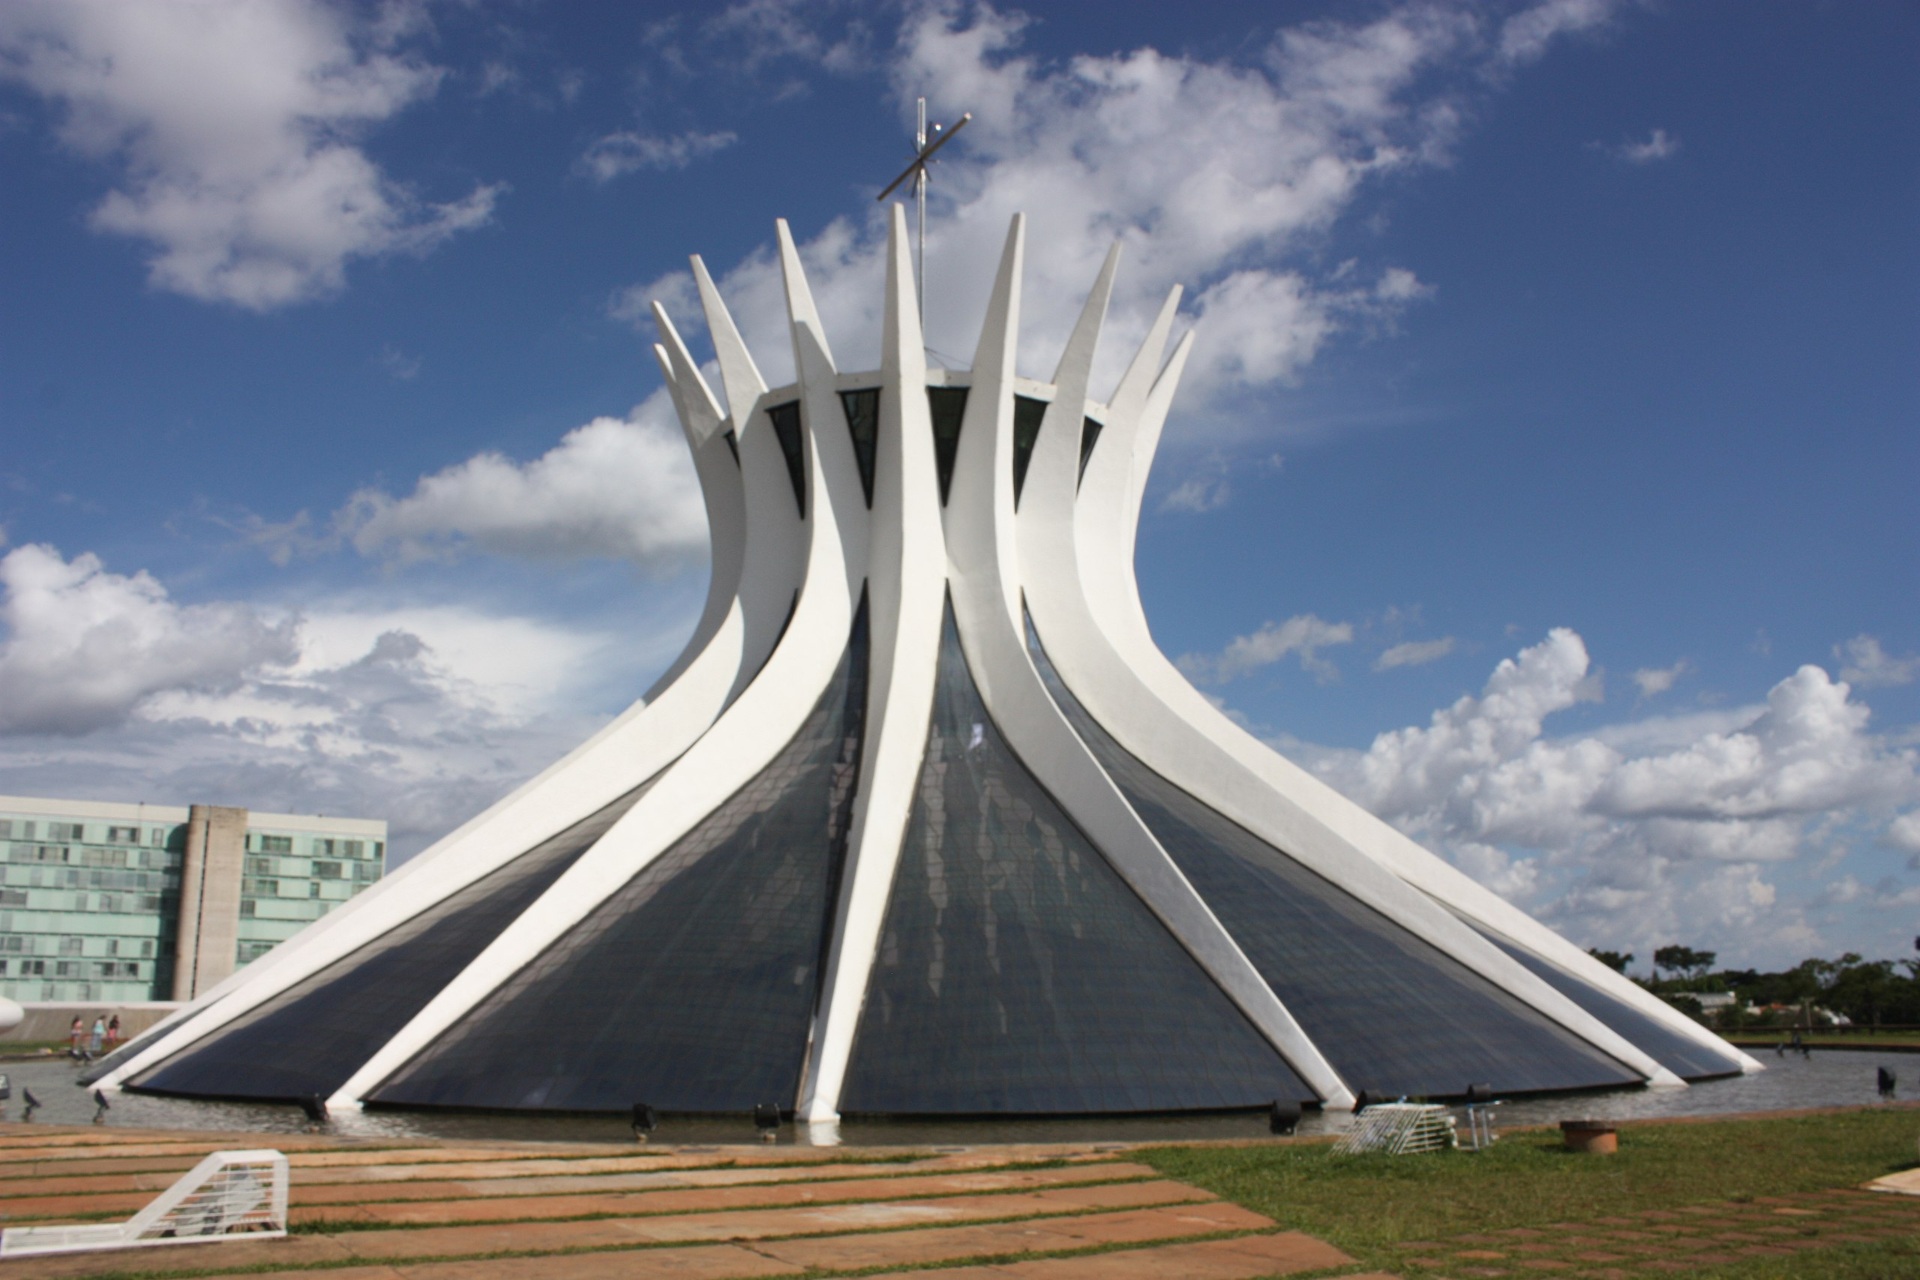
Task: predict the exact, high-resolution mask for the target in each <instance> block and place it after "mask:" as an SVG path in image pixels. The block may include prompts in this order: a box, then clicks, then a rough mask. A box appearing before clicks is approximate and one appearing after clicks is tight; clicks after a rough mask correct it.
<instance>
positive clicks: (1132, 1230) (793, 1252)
mask: <svg viewBox="0 0 1920 1280" xmlns="http://www.w3.org/2000/svg"><path fill="white" fill-rule="evenodd" d="M1272 1226H1273V1222H1272V1221H1271V1220H1270V1219H1268V1218H1265V1217H1262V1216H1261V1215H1260V1214H1257V1213H1254V1212H1252V1211H1251V1210H1247V1209H1242V1208H1241V1207H1239V1206H1238V1205H1232V1204H1225V1203H1220V1202H1215V1203H1212V1204H1203V1205H1194V1206H1182V1207H1180V1208H1177V1209H1140V1210H1134V1211H1131V1212H1126V1213H1100V1214H1088V1215H1085V1216H1081V1217H1072V1218H1039V1219H1034V1220H1031V1221H1026V1222H1009V1223H1000V1224H996V1225H993V1226H970V1227H936V1228H931V1229H927V1230H921V1231H884V1232H876V1233H873V1234H869V1235H851V1236H827V1237H824V1238H822V1237H815V1238H811V1239H805V1240H778V1241H773V1242H771V1243H763V1244H756V1245H754V1246H753V1248H754V1250H755V1251H756V1252H758V1253H764V1254H766V1255H767V1256H768V1257H771V1258H779V1259H781V1260H782V1261H784V1262H791V1263H795V1264H796V1265H799V1266H803V1267H816V1268H819V1269H820V1270H823V1271H855V1270H860V1269H863V1268H867V1267H904V1266H923V1265H926V1264H928V1263H934V1262H947V1261H951V1260H953V1259H956V1258H976V1257H981V1256H995V1255H999V1254H1009V1253H1052V1252H1064V1251H1066V1250H1071V1249H1087V1248H1092V1247H1094V1246H1097V1245H1114V1244H1145V1243H1147V1242H1149V1241H1156V1240H1179V1239H1182V1238H1184V1237H1188V1236H1204V1235H1214V1234H1217V1233H1219V1232H1223V1231H1259V1230H1264V1229H1267V1228H1270V1227H1272Z"/></svg>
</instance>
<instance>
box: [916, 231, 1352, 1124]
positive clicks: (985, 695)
mask: <svg viewBox="0 0 1920 1280" xmlns="http://www.w3.org/2000/svg"><path fill="white" fill-rule="evenodd" d="M1024 231H1025V222H1024V218H1023V217H1022V216H1020V215H1015V217H1014V220H1013V229H1012V231H1011V232H1010V234H1009V235H1008V238H1007V247H1006V252H1005V254H1004V256H1003V257H1002V259H1001V263H1000V272H999V275H998V277H997V278H996V279H995V281H994V288H993V295H992V300H991V301H990V302H989V304H988V307H987V318H986V324H985V327H984V328H983V329H982V331H981V334H980V346H979V350H978V352H977V353H976V354H975V357H974V364H973V383H972V386H973V390H972V392H971V393H970V394H969V396H968V397H967V408H966V414H965V417H964V419H963V420H962V424H961V428H960V443H959V450H958V453H957V454H956V457H955V459H954V471H953V483H952V488H951V489H950V491H949V494H948V499H947V508H946V516H945V523H946V534H947V553H948V557H949V561H950V563H951V571H950V572H949V574H948V578H949V581H950V583H951V587H952V594H953V608H954V618H955V621H956V623H957V624H958V626H959V631H960V643H961V647H962V649H963V650H965V653H966V657H967V665H968V666H969V668H970V669H971V670H972V673H973V677H974V682H975V684H976V685H977V686H978V687H979V690H980V696H981V698H982V700H983V701H984V702H985V703H986V706H987V710H988V712H989V713H990V714H991V715H992V716H993V719H994V723H995V724H996V725H998V726H999V728H1000V731H1001V733H1002V734H1003V735H1004V736H1005V737H1006V740H1007V743H1008V745H1009V746H1010V747H1012V749H1013V750H1014V752H1015V753H1016V754H1017V755H1018V756H1019V757H1020V760H1021V762H1022V763H1023V764H1025V765H1026V767H1027V768H1028V769H1030V770H1031V771H1032V772H1033V774H1034V776H1035V777H1037V778H1038V779H1039V780H1040V782H1041V784H1042V785H1043V786H1045V787H1046V789H1047V791H1048V792H1049V793H1050V794H1051V795H1052V796H1053V798H1054V799H1055V800H1056V801H1058V802H1059V804H1060V806H1061V808H1063V809H1064V810H1065V811H1066V812H1067V814H1068V815H1069V816H1070V817H1071V818H1072V819H1073V820H1074V822H1075V823H1077V824H1078V825H1079V827H1080V829H1081V830H1082V831H1084V832H1085V833H1086V834H1087V836H1088V837H1089V838H1090V839H1091V840H1092V841H1093V843H1094V846H1095V847H1096V848H1098V849H1099V850H1100V852H1101V853H1102V854H1104V855H1105V856H1106V858H1107V859H1108V861H1109V862H1110V863H1111V864H1112V865H1113V867H1114V869H1115V870H1116V871H1118V872H1119V873H1120V875H1121V876H1122V877H1123V878H1124V879H1125V880H1126V881H1127V882H1128V884H1130V885H1131V886H1132V887H1133V889H1134V891H1135V892H1136V893H1138V894H1139V895H1140V898H1141V900H1142V901H1144V902H1145V903H1146V904H1147V906H1148V907H1149V909H1151V910H1152V911H1153V913H1154V914H1155V915H1156V916H1158V917H1159V918H1160V920H1161V922H1162V923H1163V924H1165V925H1166V926H1167V928H1168V930H1169V931H1170V932H1171V933H1172V934H1173V936H1174V937H1175V938H1176V939H1178V940H1179V942H1180V944H1181V946H1183V947H1184V948H1186V950H1187V951H1188V952H1189V954H1191V955H1192V956H1193V957H1194V959H1195V960H1196V961H1198V962H1199V964H1200V965H1201V967H1202V968H1204V969H1205V970H1206V971H1207V973H1208V974H1209V975H1210V976H1211V977H1212V978H1213V980H1214V982H1215V983H1217V984H1218V985H1219V987H1220V988H1221V990H1222V991H1224V992H1225V993H1226V995H1227V997H1228V998H1229V999H1231V1000H1232V1001H1233V1002H1234V1004H1236V1005H1237V1006H1239V1008H1240V1010H1241V1011H1242V1012H1243V1013H1244V1014H1245V1015H1246V1016H1247V1018H1248V1020H1249V1021H1250V1022H1252V1023H1253V1025H1254V1026H1255V1027H1256V1028H1258V1030H1259V1031H1260V1033H1261V1034H1262V1035H1263V1036H1265V1037H1266V1038H1267V1039H1268V1040H1269V1041H1270V1042H1272V1044H1273V1045H1274V1047H1275V1048H1276V1049H1278V1050H1279V1052H1280V1053H1281V1055H1282V1056H1283V1057H1284V1058H1285V1059H1286V1061H1287V1064H1288V1065H1289V1066H1291V1067H1292V1068H1293V1070H1294V1072H1295V1074H1297V1075H1298V1076H1299V1077H1300V1079H1301V1080H1302V1081H1303V1082H1304V1083H1305V1084H1306V1086H1307V1087H1308V1088H1310V1089H1312V1090H1313V1091H1314V1093H1315V1094H1316V1095H1318V1096H1319V1098H1320V1099H1321V1100H1322V1101H1323V1102H1324V1103H1326V1104H1327V1105H1329V1106H1336V1107H1338V1106H1350V1105H1352V1101H1353V1094H1352V1091H1351V1090H1349V1089H1348V1087H1347V1085H1346V1083H1345V1082H1344V1081H1343V1080H1341V1079H1340V1077H1339V1075H1338V1073H1336V1072H1335V1071H1334V1069H1333V1068H1332V1066H1331V1065H1330V1064H1328V1062H1327V1060H1326V1059H1325V1058H1324V1057H1323V1056H1322V1055H1321V1054H1320V1051H1319V1050H1318V1049H1316V1048H1315V1047H1314V1046H1313V1044H1312V1042H1311V1041H1310V1040H1309V1039H1308V1038H1307V1036H1306V1034H1305V1033H1304V1032H1303V1031H1302V1030H1301V1028H1300V1025H1299V1023H1297V1022H1295V1021H1294V1019H1293V1016H1292V1015H1291V1014H1290V1013H1288V1012H1287V1010H1286V1008H1285V1007H1284V1006H1283V1005H1282V1004H1281V1003H1280V1001H1279V999H1278V998H1277V997H1275V995H1274V994H1273V991H1272V990H1271V989H1270V988H1269V987H1268V986H1267V984H1266V983H1265V982H1264V981H1263V980H1262V979H1261V977H1260V975H1259V973H1258V971H1256V970H1255V969H1254V967H1253V965H1252V963H1251V962H1250V961H1249V960H1248V959H1247V957H1246V954H1245V953H1244V952H1242V951H1241V950H1240V947H1239V945H1238V944H1237V943H1235V942H1234V940H1233V939H1232V937H1231V936H1230V935H1229V934H1228V933H1227V931H1226V929H1225V928H1223V927H1222V926H1221V924H1220V921H1219V919H1218V918H1217V917H1215V915H1214V914H1213V912H1212V910H1211V909H1210V908H1209V907H1208V906H1207V904H1206V903H1205V902H1204V901H1203V900H1202V899H1201V897H1200V895H1199V894H1198V893H1196V892H1195V891H1194V889H1193V886H1192V885H1191V884H1190V883H1188V881H1187V879H1186V877H1185V876H1184V875H1182V874H1181V872H1180V869H1179V868H1178V867H1177V866H1175V865H1174V863H1173V860H1172V859H1171V858H1169V857H1168V856H1167V853H1166V851H1165V850H1164V849H1162V848H1161V847H1160V845H1159V843H1158V842H1157V841H1156V840H1155V839H1154V838H1153V835H1152V833H1151V832H1149V831H1148V830H1147V828H1146V826H1145V824H1143V823H1142V822H1141V821H1140V819H1139V817H1138V815H1136V814H1135V813H1134V812H1133V809H1132V808H1131V807H1130V806H1129V805H1128V804H1127V801H1126V799H1125V797H1124V796H1122V795H1121V794H1120V792H1119V790H1118V788H1116V787H1115V786H1114V784H1113V782H1112V780H1111V779H1109V778H1108V777H1107V775H1106V773H1105V771H1103V770H1102V769H1101V768H1100V765H1099V763H1098V762H1097V761H1096V760H1095V759H1094V758H1093V756H1092V754H1091V753H1090V752H1089V751H1088V750H1087V748H1086V746H1085V745H1084V744H1082V743H1081V741H1080V739H1079V738H1078V737H1077V736H1076V735H1075V734H1074V732H1073V729H1072V728H1071V726H1069V725H1068V723H1067V721H1066V718H1065V717H1064V716H1063V715H1062V714H1061V712H1060V711H1059V709H1058V708H1057V707H1055V706H1054V704H1053V700H1052V698H1051V697H1049V696H1048V694H1047V692H1046V686H1045V684H1044V683H1043V682H1042V681H1041V679H1040V674H1039V672H1038V671H1036V670H1035V669H1034V667H1033V663H1032V660H1031V659H1030V658H1029V656H1028V654H1027V647H1026V640H1025V627H1024V625H1023V623H1022V619H1021V606H1020V593H1019V561H1018V553H1017V550H1016V546H1015V536H1014V506H1013V394H1014V392H1013V380H1014V352H1015V348H1016V344H1017V340H1018V331H1019V323H1020V321H1019V313H1020V293H1019V275H1020V266H1021V258H1022V250H1023V240H1024Z"/></svg>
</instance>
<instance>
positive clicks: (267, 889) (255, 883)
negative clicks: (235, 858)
mask: <svg viewBox="0 0 1920 1280" xmlns="http://www.w3.org/2000/svg"><path fill="white" fill-rule="evenodd" d="M240 892H241V893H244V894H246V895H247V896H249V897H254V898H277V897H279V896H280V882H279V881H278V880H242V881H241V882H240Z"/></svg>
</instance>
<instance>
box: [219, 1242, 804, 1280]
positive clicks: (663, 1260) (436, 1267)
mask: <svg viewBox="0 0 1920 1280" xmlns="http://www.w3.org/2000/svg"><path fill="white" fill-rule="evenodd" d="M529 1261H534V1265H533V1267H532V1268H530V1267H529V1265H528V1263H529ZM393 1270H394V1274H395V1275H396V1276H398V1277H399V1280H529V1277H530V1276H538V1277H539V1280H744V1278H745V1277H750V1276H785V1275H793V1274H795V1272H796V1271H797V1270H798V1268H796V1267H793V1266H791V1265H789V1264H787V1263H784V1262H780V1261H778V1260H776V1259H773V1258H769V1257H765V1256H763V1255H761V1254H758V1253H754V1252H753V1251H752V1250H750V1249H742V1248H741V1247H740V1246H738V1245H732V1244H710V1245H696V1246H693V1247H691V1248H677V1249H642V1250H640V1251H638V1252H627V1253H576V1254H567V1255H564V1256H562V1257H557V1258H540V1259H538V1260H537V1261H536V1260H530V1259H526V1258H517V1259H515V1258H488V1259H475V1260H473V1261H469V1262H428V1263H416V1264H411V1265H407V1266H400V1267H395V1268H394V1269H393ZM333 1274H334V1273H332V1272H329V1273H327V1275H326V1276H325V1277H311V1276H309V1277H304V1278H303V1280H333ZM248 1280H255V1278H254V1277H249V1278H248ZM288 1280H294V1278H293V1277H288Z"/></svg>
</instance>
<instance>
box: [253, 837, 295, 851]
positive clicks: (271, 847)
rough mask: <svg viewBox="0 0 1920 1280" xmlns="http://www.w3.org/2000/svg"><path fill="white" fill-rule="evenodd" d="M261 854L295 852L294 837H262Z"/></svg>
mask: <svg viewBox="0 0 1920 1280" xmlns="http://www.w3.org/2000/svg"><path fill="white" fill-rule="evenodd" d="M260 852H262V853H292V852H293V837H292V836H261V837H260Z"/></svg>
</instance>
